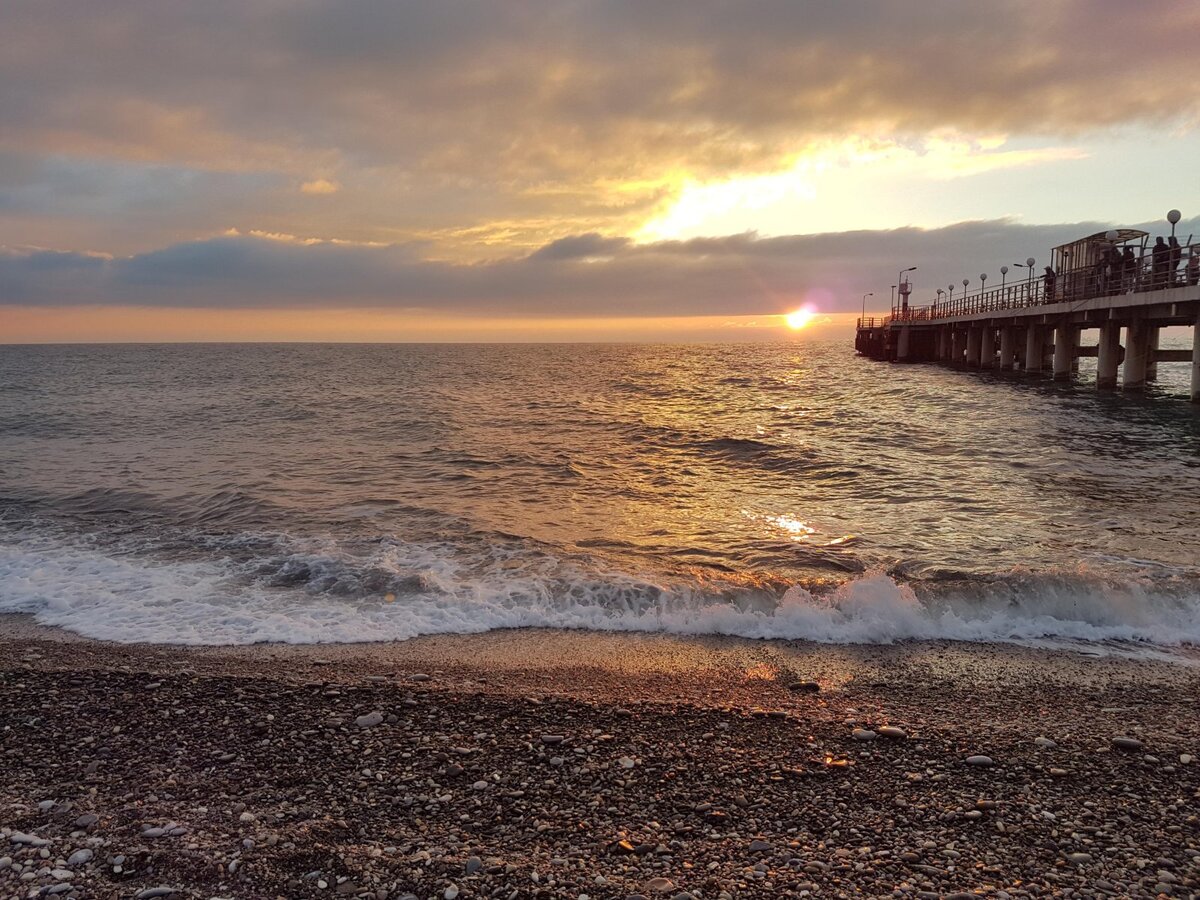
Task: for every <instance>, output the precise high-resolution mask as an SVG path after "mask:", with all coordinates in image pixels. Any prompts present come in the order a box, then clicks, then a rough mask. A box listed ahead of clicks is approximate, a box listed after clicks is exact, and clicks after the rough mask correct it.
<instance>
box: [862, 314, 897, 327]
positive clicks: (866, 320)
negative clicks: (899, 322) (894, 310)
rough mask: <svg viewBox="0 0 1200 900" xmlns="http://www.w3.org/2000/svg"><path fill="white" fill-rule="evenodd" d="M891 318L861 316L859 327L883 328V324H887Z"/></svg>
mask: <svg viewBox="0 0 1200 900" xmlns="http://www.w3.org/2000/svg"><path fill="white" fill-rule="evenodd" d="M889 318H890V316H859V317H858V327H859V328H882V327H883V323H884V322H886V321H887V320H888V319H889Z"/></svg>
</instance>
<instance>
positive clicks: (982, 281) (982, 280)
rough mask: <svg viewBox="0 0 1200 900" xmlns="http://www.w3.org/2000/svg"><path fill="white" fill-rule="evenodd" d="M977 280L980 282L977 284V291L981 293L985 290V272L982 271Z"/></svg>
mask: <svg viewBox="0 0 1200 900" xmlns="http://www.w3.org/2000/svg"><path fill="white" fill-rule="evenodd" d="M979 281H980V282H981V283H980V285H979V293H981V294H982V293H983V292H984V291H985V290H987V272H984V273H983V274H982V275H980V276H979Z"/></svg>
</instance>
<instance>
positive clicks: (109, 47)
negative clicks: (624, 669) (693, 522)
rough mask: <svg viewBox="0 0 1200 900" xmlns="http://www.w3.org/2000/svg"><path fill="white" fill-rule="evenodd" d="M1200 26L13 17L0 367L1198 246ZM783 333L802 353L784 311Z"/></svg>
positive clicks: (566, 14) (1159, 6) (618, 3)
mask: <svg viewBox="0 0 1200 900" xmlns="http://www.w3.org/2000/svg"><path fill="white" fill-rule="evenodd" d="M1198 33H1200V4H1196V3H1195V2H1193V0H1147V2H1143V3H1138V4H1131V3H1126V2H1119V3H1118V2H1115V0H1036V2H1034V0H995V2H990V3H972V2H962V0H923V2H921V3H902V2H899V0H839V2H837V3H833V2H801V0H762V2H754V0H747V2H738V3H733V2H729V0H655V2H653V3H647V2H645V0H629V2H624V0H604V2H600V0H595V2H589V0H557V2H533V0H509V2H505V3H496V2H490V0H488V2H462V0H431V2H424V0H408V2H403V3H401V2H392V0H340V2H332V0H329V2H324V0H295V2H284V0H228V2H226V0H206V2H204V3H183V2H178V3H177V2H164V0H129V2H121V0H113V2H105V3H97V2H94V0H73V2H68V0H6V2H5V3H3V4H0V85H2V86H3V87H2V88H0V123H3V125H2V127H0V342H23V341H77V340H756V339H768V340H778V339H781V338H786V337H790V336H792V337H804V336H809V335H813V336H829V335H844V334H846V333H848V330H849V329H851V328H852V325H853V314H855V313H857V312H858V311H859V310H860V309H861V308H862V304H863V295H864V294H867V293H873V295H874V296H873V297H868V298H866V305H867V308H868V311H879V310H886V309H887V307H888V305H889V301H888V297H889V293H890V286H891V285H894V284H895V283H896V274H897V272H898V271H899V270H900V269H902V268H907V267H909V266H917V271H916V272H914V273H912V278H913V281H914V302H924V301H925V300H927V299H929V298H930V297H932V296H933V292H934V290H935V287H945V286H947V284H948V283H955V284H961V281H962V279H963V278H969V279H970V280H971V281H972V282H973V283H975V284H978V278H979V275H980V274H981V273H983V274H988V275H989V278H990V279H992V281H991V283H993V284H994V283H996V279H999V278H1000V277H1001V276H1000V273H999V267H1000V265H1002V264H1006V263H1007V264H1011V263H1012V262H1013V261H1014V260H1024V259H1025V258H1026V257H1028V256H1033V257H1035V258H1043V259H1045V258H1048V255H1049V254H1048V251H1049V248H1050V247H1052V246H1053V245H1055V244H1057V243H1062V242H1065V241H1068V240H1070V239H1072V238H1074V237H1078V236H1082V235H1084V234H1089V233H1093V232H1096V231H1100V230H1104V229H1106V228H1108V227H1112V226H1118V225H1119V226H1126V227H1141V228H1144V229H1145V230H1147V231H1150V232H1151V233H1162V232H1164V231H1165V230H1166V229H1167V228H1168V226H1167V225H1166V223H1165V221H1164V217H1165V214H1166V212H1167V210H1169V209H1172V208H1178V209H1180V210H1182V212H1183V216H1184V218H1183V221H1182V222H1181V224H1180V225H1179V229H1181V231H1182V232H1183V234H1182V236H1183V237H1186V236H1187V235H1188V234H1190V233H1193V232H1194V233H1196V234H1197V235H1198V236H1200V127H1198V126H1200V90H1197V89H1196V85H1197V84H1200V53H1197V52H1196V48H1195V36H1196V34H1198ZM800 308H804V309H806V310H809V311H810V312H811V313H812V315H811V316H810V317H807V327H806V328H805V329H803V331H801V332H793V331H791V330H789V329H788V328H787V326H786V324H785V321H786V320H785V318H784V317H785V316H786V315H787V314H788V313H790V312H792V311H794V310H797V309H800Z"/></svg>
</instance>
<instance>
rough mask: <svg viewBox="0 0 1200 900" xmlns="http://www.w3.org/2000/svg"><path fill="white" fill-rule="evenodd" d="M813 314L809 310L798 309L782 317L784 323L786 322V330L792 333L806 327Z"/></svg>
mask: <svg viewBox="0 0 1200 900" xmlns="http://www.w3.org/2000/svg"><path fill="white" fill-rule="evenodd" d="M813 315H814V314H813V312H812V310H809V309H798V310H796V311H795V312H790V313H788V314H787V315H786V316H784V317H783V318H784V321H785V322H787V326H788V328H790V329H792V331H799V330H800V329H801V328H804V327H806V326H807V325H808V324H809V323H810V322H812V320H813Z"/></svg>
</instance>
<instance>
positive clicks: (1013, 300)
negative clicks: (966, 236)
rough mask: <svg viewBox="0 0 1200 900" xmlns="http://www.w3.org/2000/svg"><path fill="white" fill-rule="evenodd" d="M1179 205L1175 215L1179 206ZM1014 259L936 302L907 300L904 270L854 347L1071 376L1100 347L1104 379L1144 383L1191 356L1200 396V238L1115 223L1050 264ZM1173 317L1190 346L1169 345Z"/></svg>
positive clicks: (1112, 384)
mask: <svg viewBox="0 0 1200 900" xmlns="http://www.w3.org/2000/svg"><path fill="white" fill-rule="evenodd" d="M1171 216H1172V217H1174V218H1173V219H1170V218H1169V221H1171V222H1172V225H1174V222H1175V221H1178V213H1176V212H1174V211H1172V213H1171ZM1015 265H1017V266H1023V267H1024V268H1025V269H1026V277H1025V278H1023V279H1020V280H1016V281H1014V282H1011V283H1008V282H1005V283H1002V284H1001V286H1000V287H993V288H987V287H986V280H984V279H982V278H981V287H980V289H979V290H977V291H974V292H970V291H967V290H966V287H967V284H966V283H964V285H963V293H962V294H960V295H959V296H955V295H954V291H955V289H956V288H955V287H954V286H952V287H951V288H950V290H949V291H942V290H938V291H937V296H938V300H937V301H935V302H933V303H930V304H929V305H927V306H915V307H914V306H910V305H909V303H908V299H909V296H910V293H911V289H912V285H911V282H909V281H907V280H906V279H905V278H904V277H903V275H902V277H901V279H900V281H901V283H900V286H899V288H900V289H899V294H898V297H897V301H896V303H895V305H894V307H893V309H892V313H891V315H889V316H886V317H868V316H864V317H862V318H860V319H859V320H858V326H857V333H856V337H855V343H854V346H855V349H856V350H857V351H858V352H859V353H860V354H862V355H863V356H868V357H870V358H872V359H879V360H889V361H892V362H940V363H945V364H949V365H954V366H962V367H967V368H976V369H995V370H999V371H1013V372H1027V373H1030V374H1034V373H1036V374H1044V375H1048V376H1051V377H1053V378H1055V379H1061V380H1067V379H1070V378H1072V377H1073V374H1074V373H1075V372H1076V371H1077V370H1078V364H1079V359H1080V358H1082V357H1095V358H1096V371H1097V374H1096V386H1097V388H1099V389H1101V390H1108V389H1114V388H1117V387H1118V386H1120V387H1122V388H1125V389H1127V390H1137V389H1140V388H1144V387H1145V385H1146V384H1147V383H1148V382H1152V381H1154V380H1156V378H1157V376H1158V366H1159V364H1162V363H1180V364H1189V365H1190V366H1191V399H1192V402H1194V403H1200V242H1197V243H1191V239H1190V238H1189V240H1188V243H1185V244H1181V243H1179V242H1178V241H1176V240H1175V238H1174V235H1172V238H1171V243H1170V244H1166V243H1157V244H1153V245H1152V244H1151V243H1150V236H1149V235H1148V234H1147V233H1146V232H1144V231H1138V230H1134V229H1119V230H1109V231H1106V232H1100V233H1098V234H1093V235H1089V236H1088V237H1085V238H1080V239H1079V240H1077V241H1073V242H1071V243H1069V244H1064V245H1062V246H1060V247H1055V248H1054V250H1053V251H1052V258H1051V265H1049V266H1047V267H1046V268H1045V272H1044V274H1041V275H1035V274H1034V260H1033V259H1032V258H1031V259H1028V260H1026V262H1025V263H1023V264H1022V263H1017V264H1015ZM1002 271H1003V272H1005V273H1007V271H1008V269H1007V267H1005V268H1004V269H1003V270H1002ZM943 295H945V297H944V299H943ZM1170 326H1187V327H1190V328H1191V329H1192V345H1191V349H1190V350H1188V349H1181V350H1178V349H1177V350H1170V349H1160V348H1159V333H1160V331H1161V329H1163V328H1166V327H1170ZM1089 333H1090V334H1089ZM1091 334H1094V335H1095V337H1094V339H1093V338H1092V337H1091ZM1085 335H1086V336H1087V338H1088V339H1087V340H1085Z"/></svg>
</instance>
